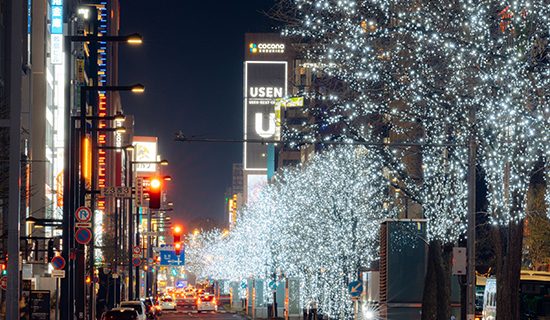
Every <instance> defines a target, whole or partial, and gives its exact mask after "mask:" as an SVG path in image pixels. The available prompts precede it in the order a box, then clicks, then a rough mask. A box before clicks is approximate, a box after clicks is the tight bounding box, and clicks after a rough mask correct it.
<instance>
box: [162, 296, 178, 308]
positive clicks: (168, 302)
mask: <svg viewBox="0 0 550 320" xmlns="http://www.w3.org/2000/svg"><path fill="white" fill-rule="evenodd" d="M160 307H161V308H162V310H163V311H165V310H176V303H175V302H174V299H172V297H170V296H165V297H163V298H161V299H160Z"/></svg>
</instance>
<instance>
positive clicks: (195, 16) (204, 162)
mask: <svg viewBox="0 0 550 320" xmlns="http://www.w3.org/2000/svg"><path fill="white" fill-rule="evenodd" d="M273 2H274V0H234V1H223V0H208V1H206V0H202V1H185V0H172V1H169V0H157V1H145V0H120V4H121V23H120V28H121V30H120V33H121V34H130V33H134V32H138V33H140V34H141V35H142V36H143V38H144V44H143V45H142V46H141V47H128V46H121V49H120V54H119V59H120V62H119V63H120V66H119V72H120V79H119V83H120V84H131V83H137V82H139V83H143V84H144V85H145V87H146V90H145V93H144V95H140V96H127V95H125V96H124V97H123V101H122V103H123V108H124V111H125V113H127V114H133V115H134V116H135V135H148V136H158V137H159V152H160V154H161V155H162V158H165V159H167V160H168V161H169V162H170V164H169V166H168V167H163V168H162V170H163V172H162V174H163V175H164V174H169V175H171V176H172V177H173V181H172V182H167V189H168V198H169V200H170V201H173V202H174V204H175V206H174V208H175V209H174V212H173V213H172V215H173V216H174V218H175V219H176V220H177V221H181V222H182V223H184V224H186V223H190V222H191V221H193V220H196V219H199V218H210V219H214V220H218V221H220V222H224V221H225V219H226V217H225V216H224V214H223V213H224V192H225V189H226V188H227V187H228V186H230V185H231V176H232V164H233V163H240V162H242V145H241V144H221V143H217V144H205V143H198V142H193V143H182V142H175V141H174V134H175V132H177V131H179V130H182V131H183V132H184V133H185V134H186V135H198V136H204V137H218V138H240V137H242V131H243V129H242V128H243V103H242V90H243V88H242V87H243V74H242V73H243V56H244V34H245V32H271V31H275V30H276V29H275V28H276V23H275V22H274V21H272V20H270V19H269V18H268V17H267V16H265V14H263V13H262V12H264V11H266V10H268V9H269V8H270V7H271V6H272V5H273Z"/></svg>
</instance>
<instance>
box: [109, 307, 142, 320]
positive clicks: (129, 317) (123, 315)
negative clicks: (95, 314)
mask: <svg viewBox="0 0 550 320" xmlns="http://www.w3.org/2000/svg"><path fill="white" fill-rule="evenodd" d="M101 320H139V314H138V312H137V311H136V310H134V309H133V308H114V309H111V310H109V311H106V312H104V313H103V315H102V316H101Z"/></svg>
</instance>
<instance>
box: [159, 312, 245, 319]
mask: <svg viewBox="0 0 550 320" xmlns="http://www.w3.org/2000/svg"><path fill="white" fill-rule="evenodd" d="M160 319H161V320H176V319H177V320H180V319H194V320H196V319H209V320H241V319H245V318H244V317H242V316H241V315H239V314H235V313H224V311H221V312H202V313H197V312H196V311H167V312H164V313H163V315H162V316H161V317H160Z"/></svg>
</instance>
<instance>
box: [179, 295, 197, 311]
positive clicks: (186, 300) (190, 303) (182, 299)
mask: <svg viewBox="0 0 550 320" xmlns="http://www.w3.org/2000/svg"><path fill="white" fill-rule="evenodd" d="M196 300H197V296H196V295H195V294H194V293H193V292H185V293H181V294H178V297H177V298H176V305H177V306H178V307H182V308H186V307H191V308H193V307H195V301H196Z"/></svg>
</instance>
